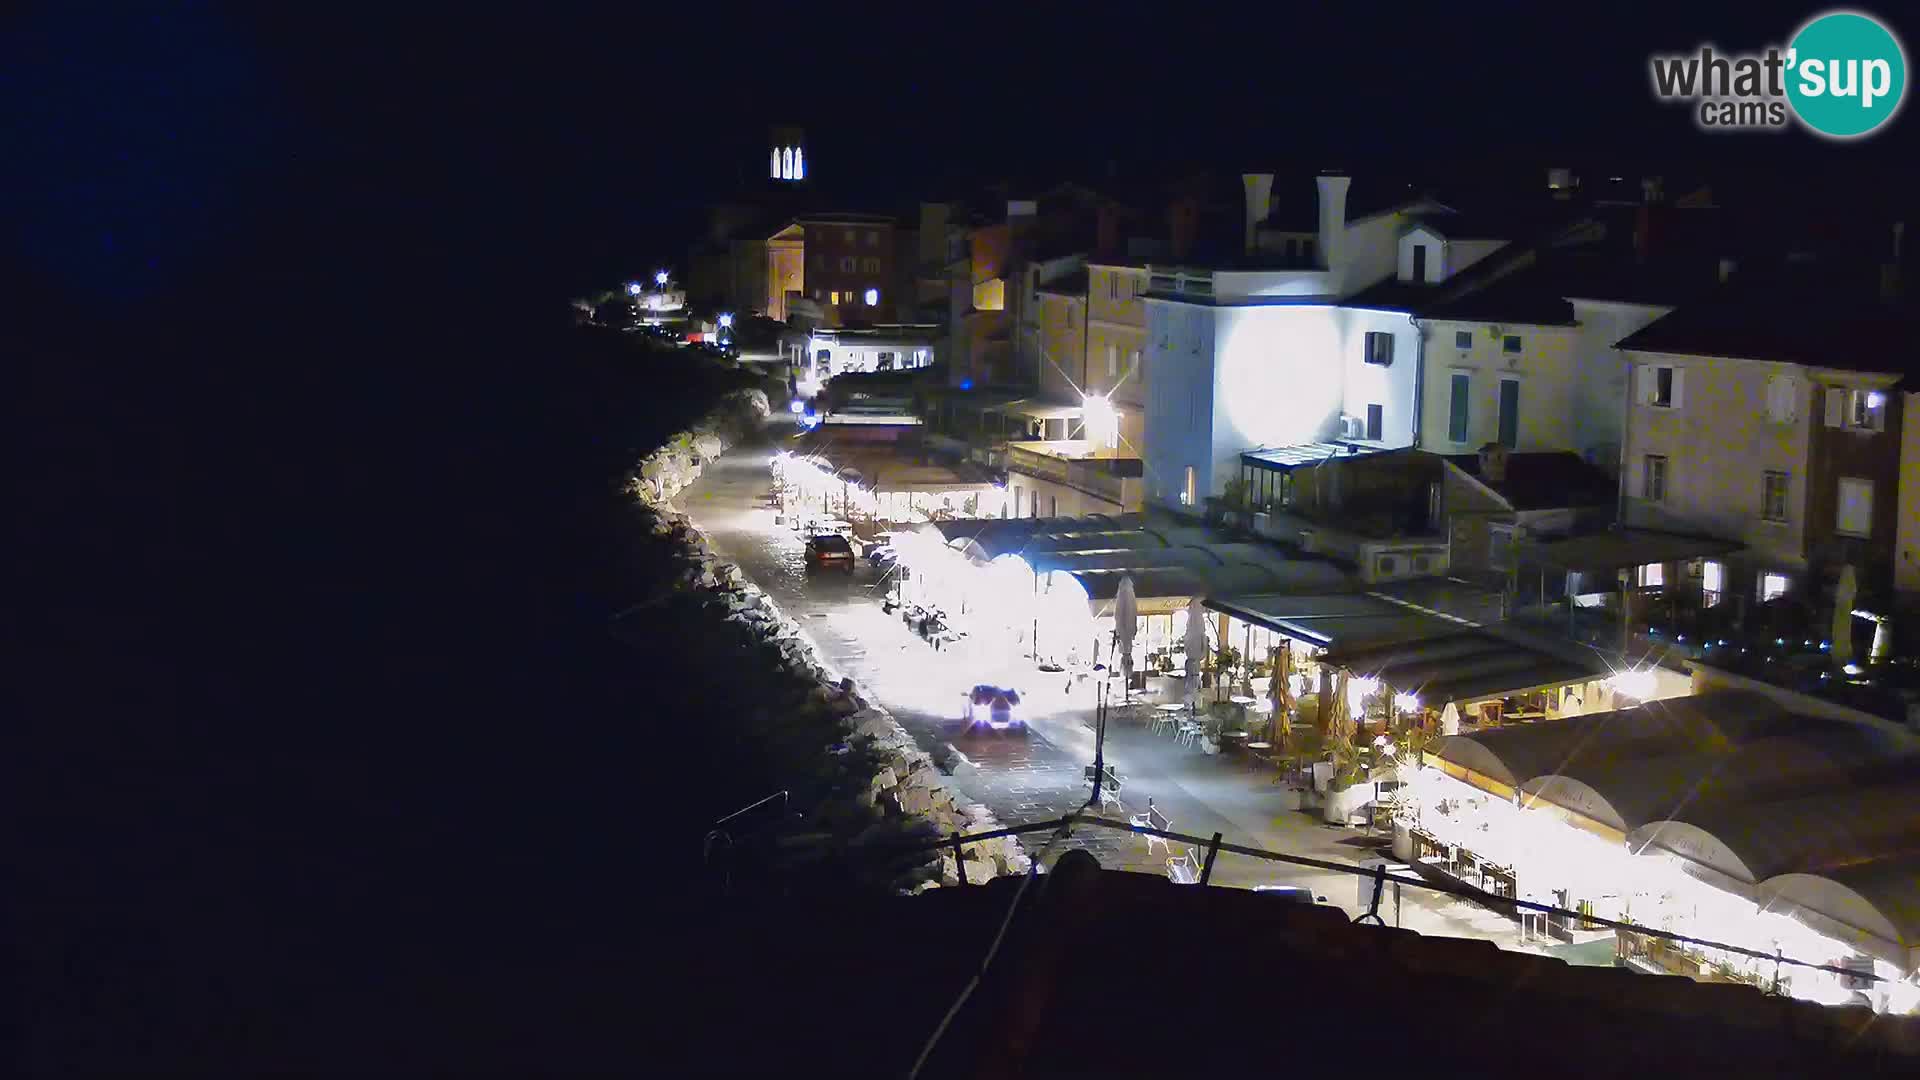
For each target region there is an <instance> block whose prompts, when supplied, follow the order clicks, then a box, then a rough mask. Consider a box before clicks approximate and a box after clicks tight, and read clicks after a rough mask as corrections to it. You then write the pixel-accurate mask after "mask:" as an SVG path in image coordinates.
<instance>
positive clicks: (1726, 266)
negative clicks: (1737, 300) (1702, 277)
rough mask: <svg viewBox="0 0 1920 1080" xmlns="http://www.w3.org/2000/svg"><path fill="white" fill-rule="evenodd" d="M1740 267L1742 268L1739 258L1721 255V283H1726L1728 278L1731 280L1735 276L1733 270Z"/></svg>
mask: <svg viewBox="0 0 1920 1080" xmlns="http://www.w3.org/2000/svg"><path fill="white" fill-rule="evenodd" d="M1738 269H1740V263H1739V262H1738V261H1737V260H1735V259H1732V258H1729V257H1727V256H1724V255H1723V256H1721V258H1720V284H1722V285H1725V284H1726V283H1727V282H1728V280H1730V279H1731V278H1732V277H1733V272H1734V271H1735V270H1738Z"/></svg>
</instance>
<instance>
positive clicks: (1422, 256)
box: [1413, 244, 1427, 281]
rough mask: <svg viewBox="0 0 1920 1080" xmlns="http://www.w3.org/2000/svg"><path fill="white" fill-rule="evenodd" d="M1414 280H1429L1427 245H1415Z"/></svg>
mask: <svg viewBox="0 0 1920 1080" xmlns="http://www.w3.org/2000/svg"><path fill="white" fill-rule="evenodd" d="M1413 280H1415V281H1425V280H1427V245H1425V244H1415V245H1413Z"/></svg>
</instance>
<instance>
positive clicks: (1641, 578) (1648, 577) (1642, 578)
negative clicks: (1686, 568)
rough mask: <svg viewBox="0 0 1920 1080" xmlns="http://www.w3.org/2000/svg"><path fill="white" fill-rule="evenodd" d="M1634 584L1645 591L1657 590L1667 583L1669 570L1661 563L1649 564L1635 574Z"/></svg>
mask: <svg viewBox="0 0 1920 1080" xmlns="http://www.w3.org/2000/svg"><path fill="white" fill-rule="evenodd" d="M1634 583H1635V584H1637V585H1639V586H1640V587H1641V588H1643V589H1655V588H1659V587H1660V586H1662V585H1665V584H1666V583H1667V568H1666V566H1664V565H1663V564H1661V563H1648V564H1647V565H1645V566H1642V567H1639V568H1638V569H1636V570H1635V572H1634Z"/></svg>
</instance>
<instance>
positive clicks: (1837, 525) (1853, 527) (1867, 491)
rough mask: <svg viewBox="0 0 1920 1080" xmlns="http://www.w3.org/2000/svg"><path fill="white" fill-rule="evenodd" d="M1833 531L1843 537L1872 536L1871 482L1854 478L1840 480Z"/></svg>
mask: <svg viewBox="0 0 1920 1080" xmlns="http://www.w3.org/2000/svg"><path fill="white" fill-rule="evenodd" d="M1833 530H1834V531H1835V532H1837V533H1840V534H1841V535H1843V536H1871V535H1873V481H1871V480H1862V479H1860V478H1859V477H1855V476H1843V477H1841V478H1840V486H1839V492H1838V497H1837V498H1836V499H1835V500H1834V522H1833Z"/></svg>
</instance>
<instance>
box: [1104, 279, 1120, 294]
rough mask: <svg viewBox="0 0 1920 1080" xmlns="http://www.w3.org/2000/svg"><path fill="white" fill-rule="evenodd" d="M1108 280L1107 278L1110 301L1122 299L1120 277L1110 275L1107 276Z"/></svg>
mask: <svg viewBox="0 0 1920 1080" xmlns="http://www.w3.org/2000/svg"><path fill="white" fill-rule="evenodd" d="M1106 278H1107V299H1109V300H1118V299H1120V275H1119V274H1108V275H1106Z"/></svg>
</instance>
